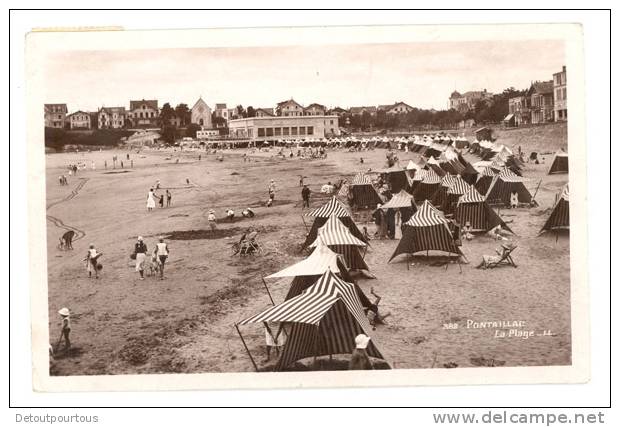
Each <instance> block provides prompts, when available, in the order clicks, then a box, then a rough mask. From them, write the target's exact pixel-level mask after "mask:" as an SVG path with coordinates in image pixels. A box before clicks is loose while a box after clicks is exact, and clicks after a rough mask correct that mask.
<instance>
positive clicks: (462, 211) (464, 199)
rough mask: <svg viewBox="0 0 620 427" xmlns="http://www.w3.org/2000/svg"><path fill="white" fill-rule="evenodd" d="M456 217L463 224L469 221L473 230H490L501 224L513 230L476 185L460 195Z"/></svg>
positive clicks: (505, 228) (506, 228) (455, 212)
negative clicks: (488, 202)
mask: <svg viewBox="0 0 620 427" xmlns="http://www.w3.org/2000/svg"><path fill="white" fill-rule="evenodd" d="M454 219H455V220H456V221H457V222H458V223H459V224H461V225H462V226H464V225H465V224H466V223H467V222H469V223H470V225H471V228H472V231H489V230H490V229H492V228H494V227H496V226H498V225H501V226H502V228H503V229H504V230H508V231H510V232H511V233H512V232H513V231H512V230H511V229H510V228H509V227H508V226H507V225H506V223H505V222H504V221H503V220H502V219H501V218H500V216H499V215H498V214H497V213H495V211H494V210H493V209H491V207H490V206H489V205H488V204H487V202H486V201H485V199H484V196H482V194H480V193H479V192H478V191H477V190H476V189H475V188H474V187H470V188H469V190H468V191H467V192H466V193H465V194H463V195H462V196H461V197H459V200H458V203H457V205H456V209H455V211H454ZM513 234H514V233H513Z"/></svg>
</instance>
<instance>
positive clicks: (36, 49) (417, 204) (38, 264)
mask: <svg viewBox="0 0 620 427" xmlns="http://www.w3.org/2000/svg"><path fill="white" fill-rule="evenodd" d="M551 27H553V28H551ZM517 29H520V30H523V31H515V30H517ZM506 30H507V28H502V26H487V28H481V27H477V26H462V27H461V28H459V29H455V28H454V27H449V26H444V27H442V26H432V27H427V28H425V27H418V28H413V27H403V28H401V29H397V28H392V29H390V30H389V31H388V30H385V32H384V33H382V32H381V27H377V28H370V27H357V28H351V29H346V28H342V29H337V30H333V31H331V32H330V31H329V30H327V29H319V28H307V29H293V28H280V29H272V30H269V31H267V30H265V31H266V32H263V33H262V34H263V36H264V37H259V38H258V39H257V40H259V41H252V42H251V43H250V42H249V40H252V39H251V37H249V35H250V32H252V31H254V32H256V33H260V32H261V30H257V29H254V30H249V29H246V30H243V29H240V30H235V31H234V32H228V33H227V32H226V31H223V32H222V31H221V32H219V33H217V34H216V33H215V32H214V31H213V30H187V31H183V32H181V33H179V32H175V31H153V32H146V31H145V32H133V34H131V33H132V32H123V31H108V32H97V31H92V32H90V33H89V32H85V33H84V34H76V33H73V34H71V33H63V32H57V33H52V32H45V31H42V32H38V33H37V32H33V33H30V34H29V35H28V37H29V38H28V39H27V51H26V55H27V60H28V64H27V70H29V74H28V75H27V77H28V79H29V83H30V86H29V88H28V90H30V93H29V108H30V109H29V118H28V119H29V123H31V124H32V126H30V127H29V130H30V133H29V146H28V149H29V150H30V151H29V152H30V153H33V155H32V156H31V157H30V159H33V161H32V163H31V165H30V166H29V174H30V181H29V191H30V192H31V193H30V194H36V197H35V199H36V198H39V199H40V200H42V202H41V203H38V202H36V201H35V202H33V205H31V212H30V220H31V224H34V225H31V235H30V245H31V248H33V247H35V246H36V247H37V249H34V250H35V252H34V253H35V254H37V253H39V254H40V255H41V258H40V260H39V261H34V262H33V263H31V269H32V270H33V271H34V270H40V271H41V274H40V275H38V276H37V275H36V274H34V275H33V277H32V279H31V280H32V284H31V293H32V298H33V314H32V316H33V320H32V322H33V352H34V353H36V354H33V357H34V358H35V359H36V361H37V363H35V366H34V369H35V371H36V377H37V378H38V380H37V381H39V383H38V384H39V386H38V387H40V388H41V389H45V390H51V389H55V386H54V385H53V384H55V383H53V381H54V379H59V378H62V379H69V380H70V379H71V378H73V377H75V378H76V379H79V381H82V386H80V387H85V388H87V389H89V388H91V387H89V386H84V384H85V383H84V381H86V382H87V381H88V378H89V377H92V378H95V377H106V378H112V377H117V378H123V376H127V375H131V376H132V384H136V383H139V382H140V379H136V375H138V376H144V377H145V378H146V377H148V376H150V375H161V374H164V375H171V376H174V377H175V378H176V377H180V376H179V375H178V374H225V373H235V374H248V375H249V374H252V373H254V374H255V375H258V376H254V375H253V376H251V377H247V378H248V379H249V378H252V379H253V380H252V381H254V384H251V385H248V386H249V387H270V386H273V385H275V384H277V385H278V386H286V385H285V384H284V383H282V382H277V381H276V378H279V377H278V376H277V375H279V374H291V375H297V374H303V376H302V377H300V378H311V377H312V375H315V374H316V375H323V376H322V377H321V378H324V379H325V380H326V381H327V382H326V384H330V385H331V386H346V385H351V384H353V385H373V384H377V381H379V383H381V381H380V380H378V379H377V378H379V377H377V375H379V374H378V373H377V371H381V372H384V373H385V374H387V375H390V372H392V373H391V376H389V377H387V378H391V380H385V381H392V382H391V383H393V384H396V383H398V384H405V383H406V384H411V385H415V384H417V383H418V382H417V381H416V380H415V378H411V379H407V378H408V377H406V376H405V374H406V373H408V372H413V373H415V372H427V374H426V376H425V379H424V380H422V381H421V382H420V383H426V384H428V383H433V380H432V377H433V376H436V378H438V379H439V378H441V381H442V382H443V383H468V384H476V383H480V382H481V381H483V382H500V383H501V382H514V381H517V382H521V381H523V382H538V381H544V380H545V379H546V377H545V375H544V372H546V371H545V369H547V368H548V369H549V372H553V369H554V368H566V369H573V368H579V370H578V373H577V371H555V372H556V374H555V376H553V377H550V379H549V381H551V382H574V381H584V380H587V375H588V374H587V372H588V369H587V359H588V343H587V302H586V300H585V299H584V298H583V295H587V282H586V277H587V271H586V267H585V259H586V258H585V250H584V249H583V248H580V247H579V246H580V244H579V241H580V240H579V239H581V240H582V241H583V239H585V237H586V235H585V227H586V222H587V218H586V209H585V207H584V206H585V205H584V204H585V192H584V188H585V179H586V177H585V167H584V166H583V164H584V160H585V155H584V153H585V148H584V145H585V141H584V138H583V129H582V126H583V122H584V118H583V113H582V112H583V80H582V78H581V79H580V78H579V77H580V76H582V75H583V71H582V70H581V67H582V63H581V62H580V61H579V55H578V54H575V53H574V52H575V51H578V49H579V46H580V40H581V33H580V31H579V27H578V26H571V25H559V24H556V25H554V24H550V25H543V24H540V25H538V24H536V25H523V26H512V28H511V29H510V30H508V31H506ZM398 31H400V33H398ZM537 32H539V33H540V34H539V35H538V33H537ZM125 33H126V34H125ZM359 34H362V35H364V37H358V38H357V39H358V40H357V41H354V40H355V39H356V37H357V36H356V35H359ZM386 34H388V35H389V34H400V36H393V37H387V36H386ZM436 34H445V36H440V37H437V36H434V35H436ZM519 34H527V36H525V35H524V36H520V35H519ZM244 35H247V36H248V37H243V36H244ZM375 35H376V37H375ZM177 36H178V37H177ZM211 36H214V37H215V40H213V39H211ZM267 36H269V37H267ZM289 36H290V37H289ZM227 37H230V40H228V42H226V39H227ZM164 39H165V40H168V41H169V40H173V41H177V40H178V43H172V44H171V43H169V42H168V41H166V42H161V43H159V40H164ZM268 39H269V40H275V42H269V40H268ZM233 40H234V42H231V41H233ZM244 40H245V43H244ZM261 40H262V42H261ZM373 40H375V41H373ZM175 44H177V45H176V46H174V47H173V45H175ZM573 76H576V77H573ZM569 100H570V101H569ZM569 107H570V108H569ZM569 109H570V110H571V111H570V115H569ZM569 165H570V168H569ZM569 169H570V170H569ZM37 206H39V207H40V208H41V210H40V211H37V210H35V208H36V207H37ZM33 230H41V235H38V234H36V231H33ZM37 251H38V252H37ZM37 308H40V309H41V310H40V311H39V310H37ZM584 330H585V331H586V332H584ZM577 331H579V332H577ZM35 341H36V343H35ZM464 368H476V370H475V371H472V370H471V369H469V370H468V369H464ZM509 368H523V370H516V371H515V370H510V369H509ZM528 368H533V370H532V371H531V374H528V372H529V371H528V370H527V369H528ZM334 371H357V372H354V373H351V374H352V375H356V376H355V377H347V376H338V377H333V378H337V380H335V383H334V382H332V383H329V381H328V378H329V375H330V374H331V373H334ZM360 371H363V372H360ZM370 371H373V372H370ZM394 371H399V372H402V375H404V376H403V377H402V379H399V380H396V375H400V374H398V373H394ZM458 372H462V373H463V375H465V374H467V375H469V376H468V377H465V376H461V377H459V376H458V375H460V374H458ZM502 372H507V375H508V376H507V377H506V378H505V379H501V373H502ZM567 372H570V373H572V374H569V373H567ZM325 374H327V376H325ZM430 374H432V375H430ZM343 375H346V374H343ZM452 375H457V376H456V377H451V376H452ZM494 375H500V377H494ZM181 377H182V376H181ZM166 378H168V377H166ZM235 378H237V380H238V381H240V382H237V380H235V381H232V380H231V382H230V383H229V384H226V385H224V386H223V387H234V386H235V385H240V384H244V383H243V380H242V378H244V377H235ZM240 378H241V379H240ZM272 378H274V380H273V382H272V380H271V379H272ZM284 378H288V379H289V380H290V386H299V385H303V384H305V382H304V381H305V380H302V379H300V380H294V378H296V377H294V376H288V377H286V376H285V377H284ZM348 378H349V379H348ZM353 378H355V380H353ZM429 378H431V379H429ZM451 378H452V379H451ZM493 378H498V379H495V380H494V379H493ZM48 380H51V381H52V382H51V383H50V382H48ZM257 381H260V384H258V383H257ZM46 384H47V385H46ZM50 384H52V385H50ZM56 384H57V383H56ZM63 384H64V385H63V387H68V388H69V389H70V388H71V386H70V385H67V384H70V383H69V382H63ZM93 384H96V383H93ZM193 384H194V385H195V384H200V383H199V382H198V383H193ZM202 384H203V387H204V388H209V387H210V383H208V382H203V383H202ZM218 384H219V385H218V386H222V383H221V382H220V383H218ZM382 384H386V382H383V383H382ZM80 387H78V388H80ZM107 387H112V388H114V386H109V385H108V386H107ZM128 387H130V388H131V386H128ZM158 387H164V388H165V387H166V385H165V384H163V385H159V386H158ZM179 387H181V388H182V386H179ZM92 388H94V389H96V388H97V386H96V385H92ZM104 388H105V387H104ZM138 388H141V386H138Z"/></svg>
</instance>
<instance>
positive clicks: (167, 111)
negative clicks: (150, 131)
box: [159, 102, 174, 129]
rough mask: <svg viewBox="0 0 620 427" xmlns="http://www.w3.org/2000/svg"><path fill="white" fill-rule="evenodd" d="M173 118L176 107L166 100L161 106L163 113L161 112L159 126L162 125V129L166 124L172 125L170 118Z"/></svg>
mask: <svg viewBox="0 0 620 427" xmlns="http://www.w3.org/2000/svg"><path fill="white" fill-rule="evenodd" d="M173 118H174V109H173V108H172V107H171V106H170V103H169V102H166V103H165V104H164V106H163V107H162V108H161V113H159V126H161V127H162V129H163V128H164V127H166V126H170V120H172V119H173Z"/></svg>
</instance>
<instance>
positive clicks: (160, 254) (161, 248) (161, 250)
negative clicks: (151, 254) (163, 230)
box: [155, 236, 170, 280]
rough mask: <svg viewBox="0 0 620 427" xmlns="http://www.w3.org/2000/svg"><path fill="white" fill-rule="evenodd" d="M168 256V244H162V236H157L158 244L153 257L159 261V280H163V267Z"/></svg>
mask: <svg viewBox="0 0 620 427" xmlns="http://www.w3.org/2000/svg"><path fill="white" fill-rule="evenodd" d="M169 254H170V249H168V244H167V243H165V242H164V237H163V236H159V243H157V245H156V246H155V255H157V258H158V259H159V280H164V267H165V265H166V260H167V259H168V255H169Z"/></svg>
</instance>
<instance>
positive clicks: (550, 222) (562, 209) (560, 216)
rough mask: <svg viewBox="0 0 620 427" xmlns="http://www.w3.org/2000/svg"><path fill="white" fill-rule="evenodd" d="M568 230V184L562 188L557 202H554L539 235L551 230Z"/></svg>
mask: <svg viewBox="0 0 620 427" xmlns="http://www.w3.org/2000/svg"><path fill="white" fill-rule="evenodd" d="M562 229H564V230H568V229H570V203H569V192H568V184H566V185H565V186H564V188H563V189H562V192H561V193H560V196H559V197H558V200H557V201H556V202H555V206H554V207H553V211H551V215H549V218H547V221H545V225H543V228H542V229H541V230H540V233H544V232H545V231H551V230H562Z"/></svg>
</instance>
